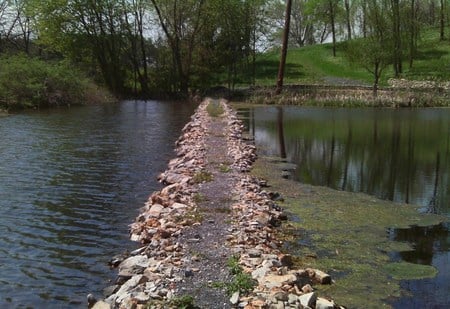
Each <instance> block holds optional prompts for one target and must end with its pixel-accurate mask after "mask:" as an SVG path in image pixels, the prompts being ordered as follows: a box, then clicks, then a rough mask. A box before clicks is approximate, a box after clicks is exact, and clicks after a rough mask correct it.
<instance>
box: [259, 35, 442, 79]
mask: <svg viewBox="0 0 450 309" xmlns="http://www.w3.org/2000/svg"><path fill="white" fill-rule="evenodd" d="M446 33H447V34H448V33H450V27H448V28H447V29H446ZM447 36H448V35H447ZM343 50H344V44H338V46H337V56H336V57H333V55H332V46H331V44H321V45H313V46H306V47H302V48H290V49H289V51H288V55H287V60H286V69H285V79H284V81H285V83H286V84H309V83H321V82H323V81H325V80H326V78H329V77H333V78H346V79H351V80H355V81H359V82H361V83H365V84H368V85H371V84H372V82H373V77H372V74H371V73H369V72H368V71H367V70H365V69H364V68H362V67H358V66H356V65H354V64H352V63H350V62H349V61H348V60H347V59H346V57H345V55H344V52H343ZM279 56H280V52H279V51H278V50H273V51H269V52H267V53H264V54H260V55H259V56H258V58H257V63H256V70H257V71H256V84H257V85H262V86H267V85H270V86H273V85H275V82H276V77H277V72H278V63H279ZM404 60H405V61H404V63H403V68H404V72H403V75H402V77H403V78H407V79H411V80H430V79H431V80H434V79H438V80H450V44H449V39H448V38H447V40H446V41H440V40H439V33H438V29H437V28H430V29H428V30H426V31H424V32H423V33H422V34H421V38H420V40H419V42H418V54H417V59H416V60H415V61H414V63H413V67H412V68H409V63H408V61H407V60H408V59H407V56H406V55H405V57H404ZM393 76H394V74H393V70H392V67H391V66H388V67H387V68H386V70H385V71H384V74H383V76H382V79H381V85H387V81H388V79H390V78H392V77H393Z"/></svg>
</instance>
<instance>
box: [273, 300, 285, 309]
mask: <svg viewBox="0 0 450 309" xmlns="http://www.w3.org/2000/svg"><path fill="white" fill-rule="evenodd" d="M285 308H286V307H285V306H284V303H283V302H282V301H278V302H276V303H274V304H271V305H270V307H269V309H285Z"/></svg>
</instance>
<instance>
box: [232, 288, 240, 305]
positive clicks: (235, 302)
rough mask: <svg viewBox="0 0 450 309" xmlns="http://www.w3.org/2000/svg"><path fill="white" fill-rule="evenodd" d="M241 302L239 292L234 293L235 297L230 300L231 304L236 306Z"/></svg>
mask: <svg viewBox="0 0 450 309" xmlns="http://www.w3.org/2000/svg"><path fill="white" fill-rule="evenodd" d="M238 302H239V291H238V292H234V293H233V295H232V296H231V298H230V303H231V304H232V305H236V304H237V303H238Z"/></svg>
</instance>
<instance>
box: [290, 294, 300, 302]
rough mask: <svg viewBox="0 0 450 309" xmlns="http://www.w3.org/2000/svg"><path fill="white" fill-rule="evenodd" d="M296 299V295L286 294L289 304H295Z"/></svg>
mask: <svg viewBox="0 0 450 309" xmlns="http://www.w3.org/2000/svg"><path fill="white" fill-rule="evenodd" d="M297 301H298V296H297V295H295V294H289V296H288V302H289V304H296V303H297Z"/></svg>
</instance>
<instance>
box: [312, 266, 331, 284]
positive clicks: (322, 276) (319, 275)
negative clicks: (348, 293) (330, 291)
mask: <svg viewBox="0 0 450 309" xmlns="http://www.w3.org/2000/svg"><path fill="white" fill-rule="evenodd" d="M314 273H315V274H314V280H315V281H317V282H319V283H320V284H331V276H330V275H328V274H327V273H325V272H323V271H321V270H318V269H314Z"/></svg>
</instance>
